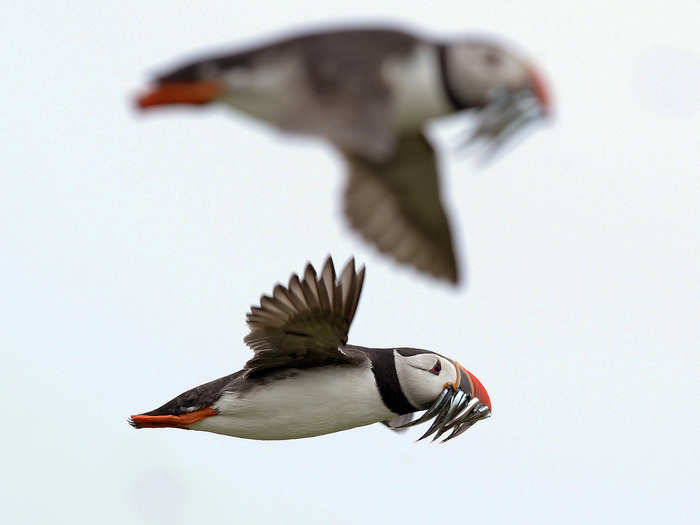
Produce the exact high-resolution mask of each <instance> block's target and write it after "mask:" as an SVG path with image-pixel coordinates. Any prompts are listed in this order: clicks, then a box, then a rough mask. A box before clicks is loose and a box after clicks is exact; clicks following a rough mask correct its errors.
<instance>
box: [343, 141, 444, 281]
mask: <svg viewBox="0 0 700 525" xmlns="http://www.w3.org/2000/svg"><path fill="white" fill-rule="evenodd" d="M345 158H346V160H347V162H348V164H349V166H350V174H349V177H348V184H347V187H346V190H345V214H346V215H347V218H348V220H349V221H350V224H351V225H352V227H353V228H354V229H356V230H357V231H358V232H360V234H361V235H362V236H363V237H364V238H365V239H367V240H368V241H370V242H371V243H372V244H374V245H375V246H376V247H377V248H378V249H379V251H381V252H384V253H386V254H388V255H390V256H391V257H393V258H394V259H396V260H397V261H399V262H402V263H406V264H410V265H411V266H414V267H415V268H417V269H418V270H420V271H423V272H426V273H429V274H431V275H433V276H435V277H438V278H441V279H447V280H448V281H450V282H453V283H456V282H457V280H458V272H457V261H456V258H455V252H454V247H453V244H452V234H451V233H450V225H449V223H448V220H447V215H446V214H445V210H444V209H443V207H442V202H441V201H440V186H439V180H438V172H437V165H436V159H435V152H434V151H433V148H432V146H431V145H430V143H429V142H428V141H427V139H426V138H425V137H424V136H423V135H422V134H414V135H407V136H403V137H401V138H400V140H399V142H398V148H397V150H396V155H395V156H394V157H392V158H391V160H389V161H388V162H385V163H377V162H371V161H368V160H367V159H365V158H362V157H359V156H357V155H352V154H349V153H347V152H346V154H345Z"/></svg>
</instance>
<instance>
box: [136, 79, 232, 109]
mask: <svg viewBox="0 0 700 525" xmlns="http://www.w3.org/2000/svg"><path fill="white" fill-rule="evenodd" d="M224 91H225V87H224V85H223V84H222V83H221V82H217V81H213V80H204V81H200V82H167V83H164V84H158V85H156V86H154V87H153V88H152V89H151V90H150V91H148V92H146V93H144V94H143V95H141V96H139V97H138V98H137V99H136V105H137V106H138V107H139V108H141V109H145V108H150V107H152V106H162V105H165V104H195V105H200V104H208V103H209V102H212V101H213V100H215V99H216V98H217V97H219V96H221V95H222V94H223V93H224Z"/></svg>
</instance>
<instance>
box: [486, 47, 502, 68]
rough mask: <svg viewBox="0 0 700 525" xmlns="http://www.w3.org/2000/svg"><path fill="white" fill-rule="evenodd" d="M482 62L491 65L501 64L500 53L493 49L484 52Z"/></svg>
mask: <svg viewBox="0 0 700 525" xmlns="http://www.w3.org/2000/svg"><path fill="white" fill-rule="evenodd" d="M483 58H484V64H486V65H487V66H491V67H496V66H498V65H500V64H501V55H499V54H498V53H496V52H495V51H487V52H486V53H484V56H483Z"/></svg>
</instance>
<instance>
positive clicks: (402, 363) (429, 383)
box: [394, 350, 457, 407]
mask: <svg viewBox="0 0 700 525" xmlns="http://www.w3.org/2000/svg"><path fill="white" fill-rule="evenodd" d="M436 358H437V359H439V360H440V365H441V368H442V369H441V371H440V374H439V375H434V374H431V373H430V372H429V370H430V369H431V368H432V367H433V366H434V364H435V359H436ZM394 363H395V364H396V374H397V376H398V378H399V384H400V385H401V390H402V391H403V394H404V395H405V396H406V399H408V402H409V403H411V404H412V405H413V406H415V407H421V406H425V405H426V404H428V405H429V404H431V403H432V402H433V401H435V399H437V397H438V396H439V395H440V392H441V391H442V388H443V386H444V385H445V383H455V382H456V380H457V369H456V368H455V366H454V365H453V364H452V363H451V362H450V361H449V360H448V359H445V358H442V357H439V356H436V355H435V354H419V355H416V356H411V357H405V356H402V355H401V354H399V353H398V352H397V351H396V350H394Z"/></svg>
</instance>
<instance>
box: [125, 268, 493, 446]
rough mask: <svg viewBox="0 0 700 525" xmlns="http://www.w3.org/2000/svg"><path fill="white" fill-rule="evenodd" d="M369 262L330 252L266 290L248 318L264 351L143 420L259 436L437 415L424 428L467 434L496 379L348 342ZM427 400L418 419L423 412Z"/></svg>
mask: <svg viewBox="0 0 700 525" xmlns="http://www.w3.org/2000/svg"><path fill="white" fill-rule="evenodd" d="M364 275H365V270H364V267H362V268H361V269H360V270H359V272H358V271H356V270H355V262H354V260H353V259H351V260H350V261H348V263H347V264H346V265H345V268H344V269H343V271H342V272H341V274H340V277H339V278H338V279H337V280H336V274H335V269H334V266H333V261H332V259H331V258H330V257H329V258H328V259H327V260H326V263H325V264H324V266H323V270H322V271H321V273H320V275H318V276H317V274H316V272H315V270H314V268H313V266H311V264H308V265H307V266H306V270H305V272H304V275H303V278H301V279H300V278H299V277H298V276H297V275H296V274H293V275H292V277H291V278H290V279H289V284H288V285H287V287H286V288H285V287H284V286H282V285H280V284H278V285H277V286H275V288H274V291H273V293H272V296H266V295H264V296H262V298H261V299H260V306H259V307H258V306H253V307H252V308H251V310H250V312H249V313H248V316H247V322H248V326H249V327H250V333H249V334H248V335H247V336H246V337H245V342H246V343H247V344H248V346H250V347H251V348H252V349H253V351H254V352H255V355H254V356H253V357H252V358H251V359H250V360H249V361H248V362H247V363H246V364H245V366H244V368H243V370H240V371H238V372H236V373H234V374H231V375H228V376H225V377H222V378H219V379H215V380H214V381H211V382H209V383H205V384H203V385H200V386H198V387H196V388H193V389H192V390H189V391H187V392H185V393H184V394H180V395H179V396H177V397H176V398H175V399H173V400H171V401H169V402H167V403H166V404H164V405H163V406H161V407H160V408H157V409H155V410H152V411H151V412H146V413H143V414H138V415H133V416H131V417H130V418H129V422H130V423H131V425H133V426H134V427H136V428H160V427H175V428H185V429H190V430H203V431H206V432H215V433H218V434H226V435H230V436H236V437H242V438H249V439H295V438H304V437H310V436H318V435H321V434H328V433H331V432H338V431H340V430H347V429H349V428H354V427H359V426H363V425H369V424H372V423H378V422H384V423H385V424H386V425H387V426H389V427H390V428H392V429H398V428H405V427H408V426H411V425H415V424H418V423H422V422H425V421H428V420H429V419H432V418H435V420H434V422H433V423H432V424H431V426H430V428H429V429H428V431H427V432H426V433H425V434H424V435H423V436H422V437H421V438H420V439H423V438H424V437H427V436H429V435H432V434H435V437H434V438H433V439H437V438H438V437H440V436H444V435H445V434H446V433H447V432H449V434H447V436H446V438H445V440H447V439H451V438H453V437H456V436H458V435H459V434H461V433H462V432H464V431H465V430H467V429H468V428H469V427H470V426H471V425H473V424H474V423H475V422H476V421H478V420H480V419H483V418H486V417H488V416H490V414H491V400H490V399H489V395H488V393H487V392H486V389H485V388H484V387H483V385H482V384H481V383H480V382H479V380H478V379H477V378H476V377H474V375H472V374H471V373H470V372H468V371H467V370H466V369H465V368H464V367H463V366H462V365H460V364H459V363H457V362H456V361H454V360H452V359H449V358H447V357H444V356H442V355H440V354H437V353H435V352H431V351H429V350H419V349H415V348H366V347H362V346H354V345H348V344H347V334H348V330H349V328H350V324H351V323H352V319H353V317H354V315H355V309H356V308H357V303H358V301H359V299H360V293H361V291H362V283H363V280H364ZM422 410H427V411H426V412H425V413H424V414H423V415H422V416H421V417H420V418H418V419H417V420H415V421H412V415H413V413H415V412H419V411H422Z"/></svg>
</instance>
